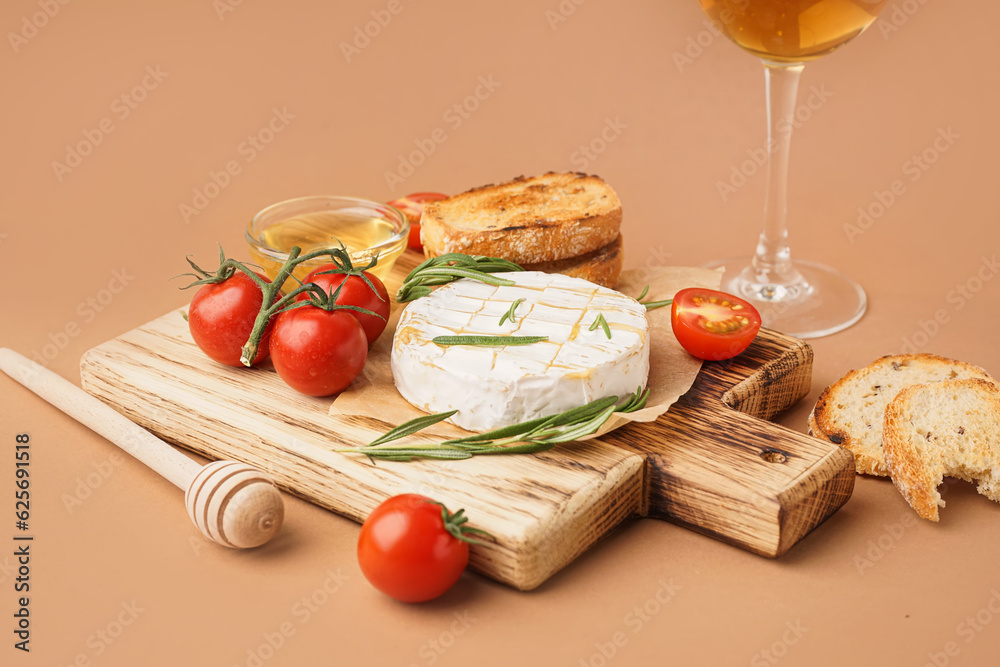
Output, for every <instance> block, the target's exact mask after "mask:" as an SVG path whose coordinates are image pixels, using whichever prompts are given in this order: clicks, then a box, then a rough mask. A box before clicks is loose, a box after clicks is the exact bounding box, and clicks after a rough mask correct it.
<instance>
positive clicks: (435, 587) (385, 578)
mask: <svg viewBox="0 0 1000 667" xmlns="http://www.w3.org/2000/svg"><path fill="white" fill-rule="evenodd" d="M466 520H467V519H466V517H464V516H462V511H461V510H459V511H458V512H456V513H455V514H451V513H450V512H448V511H447V510H446V509H445V508H444V506H443V505H440V504H438V503H436V502H434V501H433V500H431V499H430V498H427V497H425V496H420V495H417V494H413V493H406V494H403V495H399V496H393V497H392V498H389V499H388V500H386V501H385V502H383V503H382V504H381V505H379V506H378V507H376V508H375V510H374V511H372V513H371V514H370V515H368V518H367V519H365V522H364V524H362V526H361V534H360V536H359V537H358V563H359V565H360V566H361V571H362V572H363V573H364V575H365V578H367V579H368V581H369V582H371V584H372V585H373V586H375V588H377V589H379V590H380V591H382V592H383V593H385V594H386V595H389V596H391V597H394V598H396V599H397V600H400V601H402V602H425V601H427V600H432V599H434V598H436V597H438V596H439V595H441V594H443V593H444V592H445V591H447V590H448V589H449V588H451V587H452V585H454V583H455V582H456V581H458V578H459V577H460V576H462V572H463V571H464V570H465V566H466V564H467V563H468V562H469V545H468V543H467V542H466V538H465V533H466V532H476V533H480V534H482V531H478V530H476V529H470V528H467V527H464V526H462V524H463V523H464V522H465V521H466ZM449 526H450V529H449ZM456 533H457V534H458V535H462V538H461V539H460V538H459V537H457V536H456Z"/></svg>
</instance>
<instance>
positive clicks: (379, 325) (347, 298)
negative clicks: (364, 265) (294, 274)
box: [297, 264, 390, 347]
mask: <svg viewBox="0 0 1000 667" xmlns="http://www.w3.org/2000/svg"><path fill="white" fill-rule="evenodd" d="M336 268H337V265H336V264H324V265H323V266H321V267H319V268H317V269H314V270H313V271H311V272H310V273H309V275H307V276H306V279H305V280H304V281H303V282H304V283H316V284H317V285H319V286H320V287H321V288H322V289H323V291H324V292H326V293H327V294H332V293H333V292H335V291H336V290H337V287H338V286H339V285H340V283H344V286H343V287H342V288H341V289H340V293H339V294H338V295H337V303H339V304H340V305H342V306H358V307H359V308H364V309H365V310H370V311H372V312H373V313H377V314H378V315H380V317H375V316H374V315H368V314H367V313H359V312H357V311H356V310H345V311H343V312H345V313H350V314H351V315H353V316H354V317H355V318H356V319H357V320H358V322H360V323H361V327H362V328H363V329H364V330H365V336H367V338H368V346H369V347H371V346H372V345H374V344H375V339H376V338H378V337H379V336H380V335H381V334H382V332H383V331H385V325H386V324H387V323H388V321H389V309H390V304H389V291H388V290H386V288H385V285H383V284H382V281H381V280H379V279H378V276H376V275H373V274H371V273H369V272H368V271H365V272H364V276H365V278H368V280H369V281H371V284H372V285H373V286H374V287H375V291H374V292H373V291H372V288H371V287H369V286H368V283H366V282H365V281H364V280H363V279H362V278H361V276H353V275H352V276H346V277H347V280H346V281H345V280H344V277H345V274H343V273H325V272H326V271H330V270H335V269H336ZM308 298H309V295H308V294H307V293H305V292H303V293H302V294H300V295H299V296H298V297H297V300H298V301H305V300H307V299H308Z"/></svg>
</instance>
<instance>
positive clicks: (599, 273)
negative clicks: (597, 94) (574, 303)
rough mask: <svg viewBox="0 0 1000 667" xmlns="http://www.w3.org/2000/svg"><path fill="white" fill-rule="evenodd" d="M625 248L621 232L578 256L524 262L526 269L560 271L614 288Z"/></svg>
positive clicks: (549, 271) (620, 270)
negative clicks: (607, 242) (602, 245)
mask: <svg viewBox="0 0 1000 667" xmlns="http://www.w3.org/2000/svg"><path fill="white" fill-rule="evenodd" d="M624 259H625V250H624V247H623V244H622V237H621V234H619V235H618V238H616V239H615V240H614V241H612V242H611V243H609V244H608V245H606V246H604V247H602V248H598V249H597V250H595V251H593V252H588V253H586V254H584V255H580V256H579V257H570V258H568V259H557V260H555V261H553V262H539V263H538V264H525V265H524V268H525V270H526V271H545V272H546V273H562V274H564V275H567V276H572V277H574V278H583V279H584V280H589V281H590V282H592V283H596V284H598V285H603V286H604V287H608V288H610V289H614V288H615V286H616V285H618V276H619V275H620V274H621V272H622V262H623V261H624Z"/></svg>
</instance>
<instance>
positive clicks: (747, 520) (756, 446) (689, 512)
mask: <svg viewBox="0 0 1000 667" xmlns="http://www.w3.org/2000/svg"><path fill="white" fill-rule="evenodd" d="M811 376H812V348H810V347H809V346H808V345H807V344H806V343H804V342H802V341H800V340H798V339H795V338H791V337H789V336H785V335H783V334H779V333H777V332H774V331H768V330H762V331H761V333H760V335H759V336H758V337H757V339H756V340H755V341H754V343H753V345H751V346H750V348H749V349H748V350H747V351H746V352H744V353H743V354H742V355H740V356H739V357H737V358H735V359H731V360H729V361H724V362H716V363H706V364H705V365H704V366H703V367H702V370H701V373H700V374H699V376H698V379H697V380H696V381H695V384H694V386H693V387H692V388H691V390H690V391H688V393H687V394H685V395H684V396H682V397H681V399H680V400H679V401H678V402H677V403H676V404H674V405H673V406H671V408H670V410H669V411H668V412H667V414H666V415H664V416H663V417H661V418H660V419H659V420H658V421H657V422H656V425H655V426H656V428H653V429H650V428H642V426H641V425H634V424H632V425H629V426H627V427H626V428H623V429H620V430H618V431H614V432H612V433H609V434H608V435H606V436H604V437H603V438H602V440H603V441H604V442H606V443H609V444H613V445H617V446H619V447H622V448H624V449H629V450H631V451H634V452H636V453H639V454H643V455H644V456H646V458H647V460H648V469H647V489H648V491H647V493H648V506H647V510H646V514H647V516H651V517H657V518H663V519H669V520H671V521H674V522H677V523H681V524H683V525H686V526H688V527H690V528H693V529H695V530H698V531H700V532H703V533H706V534H708V535H712V536H713V537H717V538H719V539H721V540H723V541H725V542H729V543H731V544H735V545H736V546H739V547H742V548H744V549H748V550H750V551H753V552H755V553H758V554H761V555H764V556H770V557H774V556H779V555H781V554H783V553H784V552H785V551H787V550H788V549H789V548H790V547H791V546H792V545H793V544H795V543H796V542H798V541H799V540H800V539H801V538H802V537H804V536H805V535H806V534H807V533H808V532H809V531H811V530H812V529H813V528H815V527H816V526H817V525H819V524H820V523H821V522H822V521H823V520H825V519H826V518H827V517H829V516H830V514H832V513H833V512H834V511H836V510H837V509H838V508H840V507H841V506H842V505H843V504H844V503H845V502H847V500H848V498H850V496H851V493H852V491H853V489H854V477H855V475H854V469H853V465H854V459H853V456H852V455H851V453H850V452H848V451H846V450H844V449H842V448H840V447H836V446H831V445H830V444H828V443H824V442H822V441H820V440H818V439H816V438H812V437H809V436H806V435H803V434H801V433H796V432H794V431H790V430H788V429H785V428H783V427H781V426H778V425H777V424H773V423H770V422H767V421H763V420H765V419H769V418H771V417H773V416H774V415H775V414H777V413H779V412H781V411H782V410H784V409H786V408H788V407H789V406H791V405H792V404H794V403H795V402H796V401H798V400H799V399H801V398H802V397H803V396H805V395H806V394H807V393H808V392H809V385H810V381H811Z"/></svg>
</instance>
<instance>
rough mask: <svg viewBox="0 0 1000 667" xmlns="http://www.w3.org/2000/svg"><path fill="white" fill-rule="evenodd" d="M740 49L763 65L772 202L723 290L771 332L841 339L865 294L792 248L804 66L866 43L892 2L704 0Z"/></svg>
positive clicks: (729, 263)
mask: <svg viewBox="0 0 1000 667" xmlns="http://www.w3.org/2000/svg"><path fill="white" fill-rule="evenodd" d="M699 2H700V3H701V7H702V9H704V10H705V13H707V14H708V15H709V17H710V18H711V19H712V20H713V21H714V22H715V23H716V24H717V25H718V27H719V28H720V29H721V30H722V32H723V33H724V34H725V35H726V36H727V37H729V39H731V40H732V41H734V42H736V44H737V45H738V46H740V47H741V48H743V49H744V50H746V51H748V52H750V53H752V54H753V55H755V56H757V57H759V58H760V59H761V61H762V62H763V64H764V80H765V84H766V91H767V148H768V150H767V194H766V198H765V200H764V225H763V231H762V232H761V235H760V240H759V241H758V243H757V251H756V253H755V254H754V256H752V257H741V258H730V259H725V260H717V261H714V262H710V263H709V264H707V265H706V266H709V267H712V268H718V267H723V266H724V267H725V268H726V274H725V276H724V277H723V287H722V289H723V290H725V291H727V292H730V293H732V294H737V295H739V296H742V297H743V298H745V299H747V300H748V301H750V302H751V303H753V304H754V305H755V306H756V307H757V308H758V310H759V311H760V313H761V317H762V318H763V321H764V325H765V326H767V327H769V328H772V329H776V330H778V331H781V332H783V333H787V334H789V335H793V336H798V337H800V338H815V337H818V336H825V335H828V334H831V333H834V332H836V331H840V330H842V329H845V328H847V327H849V326H850V325H852V324H854V323H855V322H857V321H858V320H859V319H860V318H861V316H862V315H863V314H864V312H865V307H866V305H867V299H866V297H865V292H864V290H863V289H862V288H861V286H860V285H858V284H857V283H856V282H854V281H853V280H851V279H850V278H848V277H847V276H844V275H843V274H841V273H840V272H838V271H837V270H836V269H833V268H830V267H828V266H825V265H823V264H817V263H815V262H811V261H805V260H801V259H794V260H793V259H792V257H791V254H790V252H789V248H788V222H787V201H786V200H787V185H788V154H789V147H790V145H791V134H792V127H793V121H794V114H795V99H796V94H797V92H798V86H799V75H800V74H801V73H802V69H803V67H804V63H805V62H807V61H809V60H815V59H816V58H819V57H820V56H825V55H826V54H828V53H830V52H831V51H833V50H834V49H836V48H837V47H839V46H841V45H843V44H845V43H847V42H848V41H850V40H851V39H853V38H854V37H857V36H858V35H860V34H861V33H862V32H863V31H864V30H865V28H867V27H868V26H869V25H871V23H872V22H873V21H874V20H875V19H876V17H877V16H878V12H879V11H880V10H881V9H882V7H883V6H884V5H885V4H886V3H887V2H888V0H699Z"/></svg>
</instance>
